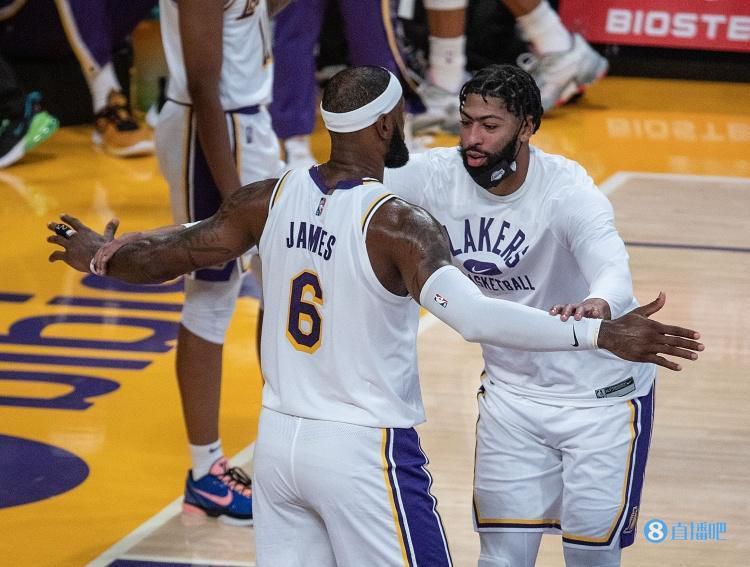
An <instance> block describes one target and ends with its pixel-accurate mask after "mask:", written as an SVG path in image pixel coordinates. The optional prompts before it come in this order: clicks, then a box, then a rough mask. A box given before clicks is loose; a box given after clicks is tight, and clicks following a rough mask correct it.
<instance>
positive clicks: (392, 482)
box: [253, 408, 451, 567]
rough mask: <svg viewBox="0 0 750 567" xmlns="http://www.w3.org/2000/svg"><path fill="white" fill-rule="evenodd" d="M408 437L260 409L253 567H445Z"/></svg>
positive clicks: (420, 464) (425, 481) (443, 545)
mask: <svg viewBox="0 0 750 567" xmlns="http://www.w3.org/2000/svg"><path fill="white" fill-rule="evenodd" d="M427 462H428V461H427V457H425V455H424V453H423V452H422V449H421V447H420V445H419V437H418V435H417V432H416V431H415V430H414V429H379V428H374V427H362V426H359V425H351V424H347V423H338V422H332V421H321V420H311V419H304V418H300V417H293V416H289V415H286V414H282V413H278V412H275V411H272V410H269V409H267V408H263V410H262V411H261V414H260V423H259V430H258V440H257V442H256V446H255V456H254V474H253V512H254V516H255V540H256V550H257V562H258V567H303V566H311V565H314V566H315V567H328V566H331V567H335V566H336V565H339V566H344V565H363V566H364V565H368V566H369V565H373V566H375V565H377V566H378V567H388V566H398V567H403V566H422V567H441V566H449V565H451V560H450V553H449V551H448V545H447V542H446V539H445V533H444V531H443V526H442V523H441V520H440V516H439V515H438V512H437V509H436V506H437V501H436V500H435V498H434V497H433V496H432V495H431V494H430V485H431V484H432V478H431V477H430V474H429V473H428V472H427V468H426V466H427Z"/></svg>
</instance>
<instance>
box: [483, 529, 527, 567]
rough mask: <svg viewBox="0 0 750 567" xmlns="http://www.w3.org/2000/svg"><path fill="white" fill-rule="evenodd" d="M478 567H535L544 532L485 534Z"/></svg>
mask: <svg viewBox="0 0 750 567" xmlns="http://www.w3.org/2000/svg"><path fill="white" fill-rule="evenodd" d="M479 542H480V544H481V548H480V551H479V562H478V563H477V567H534V564H535V563H536V556H537V554H538V553H539V544H540V543H541V542H542V532H483V533H481V534H480V535H479Z"/></svg>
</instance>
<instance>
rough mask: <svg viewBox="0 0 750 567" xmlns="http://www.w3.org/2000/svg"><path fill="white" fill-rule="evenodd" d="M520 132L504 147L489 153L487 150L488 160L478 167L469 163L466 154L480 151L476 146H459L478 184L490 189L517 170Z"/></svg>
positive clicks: (465, 165)
mask: <svg viewBox="0 0 750 567" xmlns="http://www.w3.org/2000/svg"><path fill="white" fill-rule="evenodd" d="M517 146H518V132H517V133H516V135H515V136H513V138H512V139H511V140H510V141H509V142H508V143H507V144H505V146H503V148H502V149H501V150H500V151H499V152H496V153H494V154H488V153H485V152H481V153H484V155H485V156H486V158H487V161H486V162H485V164H484V165H480V166H477V167H474V166H471V165H469V161H468V159H467V156H466V152H468V151H475V152H476V151H478V150H477V149H476V148H474V147H469V148H463V147H461V148H459V152H460V153H461V159H462V160H463V162H464V167H465V168H466V171H468V172H469V175H471V177H472V178H473V179H474V181H475V182H476V183H477V185H480V186H482V187H484V188H485V189H489V188H490V187H493V186H495V185H497V184H498V183H500V182H501V181H502V180H503V179H505V178H506V177H508V176H509V175H511V174H512V173H513V172H515V170H516V156H517V155H518V149H517Z"/></svg>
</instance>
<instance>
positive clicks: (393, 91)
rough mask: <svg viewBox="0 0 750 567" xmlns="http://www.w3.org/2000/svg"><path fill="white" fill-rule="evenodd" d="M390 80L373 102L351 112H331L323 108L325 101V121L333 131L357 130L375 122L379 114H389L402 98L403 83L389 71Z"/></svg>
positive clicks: (321, 112)
mask: <svg viewBox="0 0 750 567" xmlns="http://www.w3.org/2000/svg"><path fill="white" fill-rule="evenodd" d="M388 74H389V75H390V80H389V81H388V86H387V87H386V88H385V91H383V93H382V94H381V95H380V96H378V98H376V99H375V100H373V101H372V102H368V103H367V104H366V105H364V106H360V107H359V108H355V109H354V110H351V111H349V112H329V111H327V110H323V103H322V102H321V103H320V115H321V116H322V117H323V123H324V124H325V125H326V128H328V130H330V131H331V132H356V131H357V130H362V129H363V128H367V127H368V126H370V125H372V124H375V121H376V120H377V119H378V116H380V115H382V114H388V113H389V112H390V111H391V110H393V108H394V107H395V106H396V105H397V104H398V101H399V100H401V94H402V90H401V83H399V80H398V79H397V78H396V76H395V75H394V74H393V73H391V72H390V71H389V72H388Z"/></svg>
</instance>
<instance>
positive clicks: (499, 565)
mask: <svg viewBox="0 0 750 567" xmlns="http://www.w3.org/2000/svg"><path fill="white" fill-rule="evenodd" d="M477 567H513V566H512V565H511V564H510V562H509V561H508V560H507V559H504V558H502V557H490V556H489V555H484V554H481V553H480V554H479V561H478V562H477Z"/></svg>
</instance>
